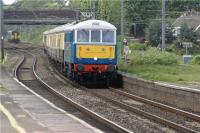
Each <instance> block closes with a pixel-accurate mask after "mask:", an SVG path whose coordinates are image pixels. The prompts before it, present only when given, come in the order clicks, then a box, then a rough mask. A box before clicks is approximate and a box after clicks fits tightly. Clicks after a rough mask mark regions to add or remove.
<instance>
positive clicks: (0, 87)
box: [0, 66, 101, 133]
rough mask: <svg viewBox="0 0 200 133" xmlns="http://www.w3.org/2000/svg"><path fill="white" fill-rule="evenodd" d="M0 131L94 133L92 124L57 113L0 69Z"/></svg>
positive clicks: (61, 112)
mask: <svg viewBox="0 0 200 133" xmlns="http://www.w3.org/2000/svg"><path fill="white" fill-rule="evenodd" d="M0 76H1V77H0V99H1V104H0V105H1V106H0V125H1V126H0V132H2V133H17V132H20V130H21V131H22V132H26V133H94V132H101V131H100V130H98V129H96V128H95V127H92V126H91V125H89V124H87V123H85V122H84V121H82V120H79V119H78V118H76V117H75V116H73V117H71V115H70V114H68V113H67V112H63V111H60V110H58V109H57V108H56V107H54V106H52V105H51V104H49V103H48V102H45V100H44V99H41V97H38V96H37V95H35V94H33V93H31V92H30V91H29V90H27V88H26V87H24V86H23V85H21V84H19V83H18V82H17V80H16V79H14V78H13V77H12V76H10V75H9V74H8V72H7V71H6V70H5V69H4V68H3V67H1V66H0Z"/></svg>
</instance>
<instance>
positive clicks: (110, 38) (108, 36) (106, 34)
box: [102, 30, 114, 43]
mask: <svg viewBox="0 0 200 133" xmlns="http://www.w3.org/2000/svg"><path fill="white" fill-rule="evenodd" d="M102 42H107V43H114V31H110V30H105V31H103V32H102Z"/></svg>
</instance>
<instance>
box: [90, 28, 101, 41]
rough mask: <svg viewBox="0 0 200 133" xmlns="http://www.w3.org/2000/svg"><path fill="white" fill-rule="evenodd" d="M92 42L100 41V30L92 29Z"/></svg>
mask: <svg viewBox="0 0 200 133" xmlns="http://www.w3.org/2000/svg"><path fill="white" fill-rule="evenodd" d="M91 42H100V31H99V30H92V31H91Z"/></svg>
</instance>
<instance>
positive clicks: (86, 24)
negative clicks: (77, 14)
mask: <svg viewBox="0 0 200 133" xmlns="http://www.w3.org/2000/svg"><path fill="white" fill-rule="evenodd" d="M80 29H102V30H116V27H115V26H114V25H112V24H110V23H108V22H106V21H102V20H86V21H83V22H80V23H78V24H74V23H71V24H65V25H62V26H58V27H56V28H54V29H51V30H49V31H45V32H44V34H50V33H56V32H62V31H72V30H80Z"/></svg>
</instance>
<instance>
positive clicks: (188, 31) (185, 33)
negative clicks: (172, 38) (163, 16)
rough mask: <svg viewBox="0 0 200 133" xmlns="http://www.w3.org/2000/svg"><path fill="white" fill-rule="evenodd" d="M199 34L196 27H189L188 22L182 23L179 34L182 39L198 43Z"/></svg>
mask: <svg viewBox="0 0 200 133" xmlns="http://www.w3.org/2000/svg"><path fill="white" fill-rule="evenodd" d="M197 36H198V34H197V32H194V29H193V28H190V27H188V25H187V24H186V23H183V24H182V25H181V30H180V36H179V37H180V39H181V41H190V42H193V43H196V41H197Z"/></svg>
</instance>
